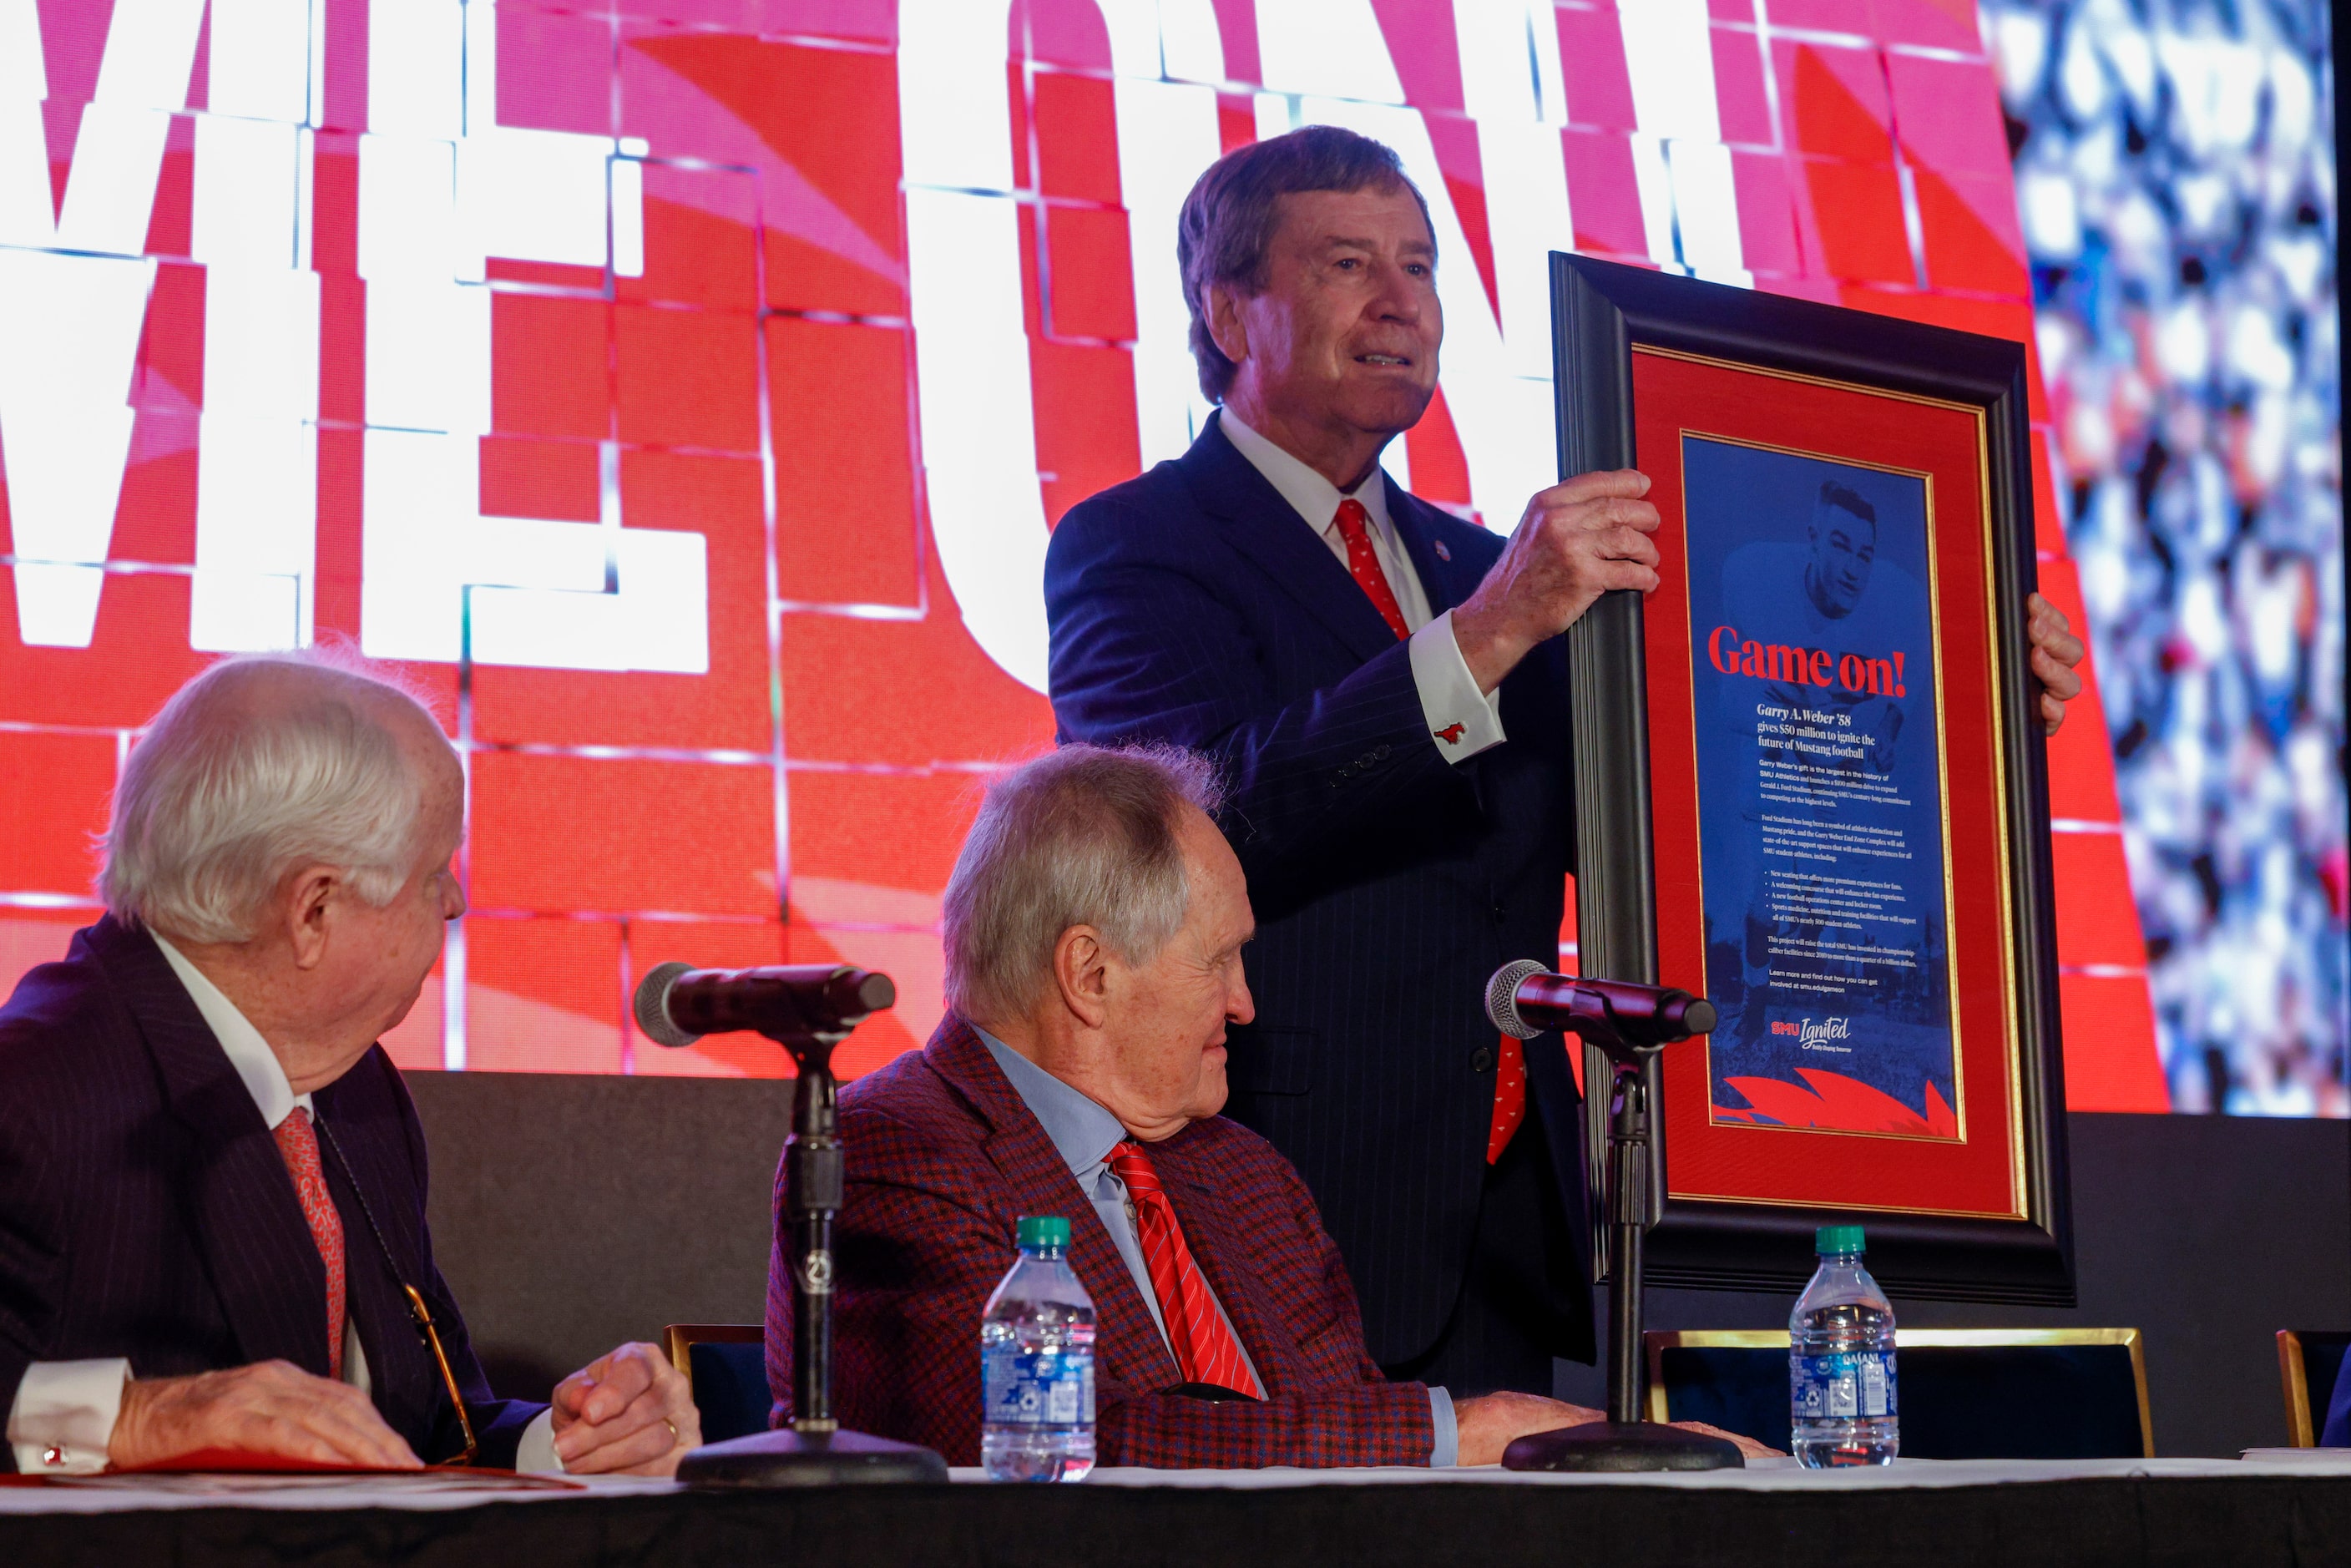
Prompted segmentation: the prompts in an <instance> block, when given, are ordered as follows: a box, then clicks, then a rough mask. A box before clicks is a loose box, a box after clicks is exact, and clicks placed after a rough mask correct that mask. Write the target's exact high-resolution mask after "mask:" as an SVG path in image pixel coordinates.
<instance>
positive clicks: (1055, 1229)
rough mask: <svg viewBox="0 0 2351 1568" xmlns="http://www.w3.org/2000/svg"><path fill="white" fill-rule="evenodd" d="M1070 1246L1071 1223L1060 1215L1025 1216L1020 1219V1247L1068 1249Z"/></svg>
mask: <svg viewBox="0 0 2351 1568" xmlns="http://www.w3.org/2000/svg"><path fill="white" fill-rule="evenodd" d="M1069 1244H1070V1222H1069V1221H1068V1220H1066V1219H1064V1218H1061V1216H1060V1215H1058V1214H1024V1215H1022V1216H1021V1217H1020V1245H1021V1246H1023V1247H1067V1246H1068V1245H1069Z"/></svg>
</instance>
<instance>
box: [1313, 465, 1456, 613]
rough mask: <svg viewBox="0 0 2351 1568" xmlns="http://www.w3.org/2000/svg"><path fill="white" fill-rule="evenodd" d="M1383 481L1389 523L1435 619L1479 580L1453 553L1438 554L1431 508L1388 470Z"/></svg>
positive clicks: (1429, 611) (1383, 475) (1450, 607)
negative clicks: (1392, 525)
mask: <svg viewBox="0 0 2351 1568" xmlns="http://www.w3.org/2000/svg"><path fill="white" fill-rule="evenodd" d="M1380 482H1381V483H1382V484H1384V485H1385V486H1387V496H1388V521H1389V522H1390V523H1393V524H1394V525H1395V531H1396V537H1397V538H1400V539H1402V540H1403V541H1404V549H1405V555H1407V556H1409V557H1410V558H1411V559H1412V569H1413V570H1414V571H1416V572H1417V573H1419V574H1420V589H1421V592H1422V594H1423V595H1425V596H1426V598H1427V600H1428V613H1429V618H1430V619H1431V620H1434V619H1436V618H1437V616H1439V615H1442V614H1444V613H1445V612H1447V611H1448V610H1450V609H1452V608H1453V607H1454V606H1456V605H1458V604H1459V603H1460V602H1461V601H1463V600H1465V599H1467V598H1468V597H1469V595H1470V594H1471V593H1472V592H1474V591H1476V590H1477V587H1478V579H1476V578H1474V577H1468V575H1467V574H1466V573H1465V571H1464V570H1462V565H1460V564H1457V563H1456V562H1455V561H1454V559H1453V557H1452V552H1451V551H1450V550H1447V552H1446V553H1445V554H1444V555H1442V556H1439V555H1438V554H1437V533H1436V529H1435V528H1434V527H1433V526H1432V519H1431V518H1430V517H1427V516H1426V511H1427V510H1428V509H1429V508H1428V504H1427V503H1426V502H1425V501H1423V500H1421V499H1420V498H1419V497H1416V496H1415V495H1413V494H1412V493H1411V492H1410V491H1408V490H1406V489H1405V487H1404V486H1401V485H1399V484H1397V483H1396V482H1395V479H1393V478H1391V477H1390V476H1388V475H1387V474H1386V473H1385V472H1384V471H1383V472H1382V474H1381V475H1380ZM1334 564H1335V563H1334ZM1464 564H1466V563H1464Z"/></svg>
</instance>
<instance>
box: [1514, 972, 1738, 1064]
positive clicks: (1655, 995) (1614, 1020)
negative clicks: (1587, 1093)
mask: <svg viewBox="0 0 2351 1568" xmlns="http://www.w3.org/2000/svg"><path fill="white" fill-rule="evenodd" d="M1486 1016H1487V1017H1488V1018H1489V1019H1492V1020H1493V1022H1494V1027H1495V1028H1496V1029H1499V1030H1501V1031H1502V1032H1503V1033H1504V1034H1508V1035H1515V1036H1517V1037H1518V1038H1519V1039H1520V1040H1531V1039H1532V1038H1533V1037H1534V1036H1536V1035H1539V1034H1541V1033H1542V1031H1543V1030H1547V1029H1558V1030H1572V1031H1573V1032H1574V1033H1576V1034H1579V1035H1581V1034H1583V1033H1584V1031H1585V1029H1586V1027H1596V1028H1597V1029H1599V1030H1602V1031H1604V1032H1606V1033H1612V1034H1614V1037H1615V1038H1616V1039H1617V1040H1622V1041H1623V1042H1624V1043H1625V1045H1628V1046H1631V1047H1633V1048H1635V1050H1640V1049H1646V1048H1649V1047H1655V1046H1662V1045H1671V1044H1673V1043H1674V1041H1676V1040H1687V1039H1688V1038H1689V1037H1690V1036H1692V1035H1694V1034H1708V1033H1710V1032H1712V1030H1713V1029H1714V1024H1715V1011H1714V1004H1713V1003H1712V1002H1709V1001H1708V1000H1707V999H1706V998H1704V997H1694V996H1691V995H1690V994H1689V993H1688V992H1687V991H1682V990H1676V989H1673V988H1670V987H1666V986H1643V985H1637V984H1635V983H1634V982H1633V981H1630V980H1587V979H1581V978H1577V977H1573V976H1568V975H1554V974H1552V972H1551V971H1550V970H1548V969H1546V968H1544V967H1542V966H1541V964H1539V963H1537V962H1535V960H1533V959H1532V958H1520V959H1517V960H1515V961H1514V962H1511V963H1508V964H1505V965H1503V966H1502V967H1500V968H1499V969H1497V970H1495V971H1494V977H1493V978H1492V979H1490V980H1489V981H1487V982H1486ZM1593 1043H1595V1044H1599V1043H1603V1042H1602V1041H1600V1040H1594V1041H1593Z"/></svg>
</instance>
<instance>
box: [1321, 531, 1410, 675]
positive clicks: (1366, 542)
mask: <svg viewBox="0 0 2351 1568" xmlns="http://www.w3.org/2000/svg"><path fill="white" fill-rule="evenodd" d="M1371 520H1372V514H1371V513H1369V512H1367V511H1365V510H1364V504H1363V503H1362V502H1361V501H1358V500H1354V499H1353V498H1350V499H1348V500H1344V501H1342V502H1340V503H1339V515H1338V516H1337V517H1334V518H1332V522H1334V523H1335V524H1337V525H1338V528H1339V537H1340V538H1343V539H1344V540H1346V541H1347V570H1349V571H1351V572H1353V574H1354V578H1355V582H1356V584H1357V586H1359V587H1361V588H1362V589H1363V591H1364V594H1365V595H1366V596H1367V597H1369V598H1370V600H1371V601H1372V608H1373V609H1374V610H1376V611H1378V612H1380V619H1381V620H1383V621H1384V622H1387V623H1388V630H1389V631H1391V632H1395V634H1396V641H1397V642H1399V643H1401V642H1403V641H1404V640H1405V638H1406V637H1408V636H1410V635H1411V632H1408V631H1406V630H1405V623H1404V612H1403V610H1401V609H1400V608H1398V607H1397V605H1396V596H1395V590H1394V589H1392V588H1390V587H1389V586H1388V578H1387V573H1385V572H1384V571H1382V570H1380V558H1379V555H1378V554H1377V552H1375V551H1374V549H1372V534H1371V529H1370V528H1367V527H1366V526H1365V525H1366V524H1368V523H1369V522H1370V521H1371Z"/></svg>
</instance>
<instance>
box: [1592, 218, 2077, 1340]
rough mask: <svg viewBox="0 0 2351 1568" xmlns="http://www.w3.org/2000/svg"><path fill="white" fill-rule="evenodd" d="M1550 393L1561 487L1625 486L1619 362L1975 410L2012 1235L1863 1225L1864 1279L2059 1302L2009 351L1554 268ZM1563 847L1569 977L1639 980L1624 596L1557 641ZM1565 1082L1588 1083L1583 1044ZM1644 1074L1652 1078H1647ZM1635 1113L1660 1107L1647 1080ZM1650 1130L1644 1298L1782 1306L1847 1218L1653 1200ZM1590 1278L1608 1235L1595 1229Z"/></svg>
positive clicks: (1636, 683)
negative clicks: (1638, 353) (1567, 793)
mask: <svg viewBox="0 0 2351 1568" xmlns="http://www.w3.org/2000/svg"><path fill="white" fill-rule="evenodd" d="M1551 281H1552V348H1553V355H1554V369H1555V372H1556V376H1555V382H1554V385H1555V388H1556V396H1557V401H1558V434H1559V466H1560V476H1561V477H1562V478H1567V477H1570V476H1574V475H1578V474H1583V473H1588V472H1591V471H1593V470H1595V469H1615V468H1635V467H1638V466H1639V465H1640V454H1639V453H1638V452H1637V451H1636V450H1635V435H1634V432H1635V419H1634V413H1635V411H1634V391H1633V382H1634V377H1633V352H1634V350H1635V347H1636V346H1639V347H1647V348H1655V349H1660V350H1667V351H1669V352H1677V353H1681V354H1685V355H1697V356H1701V357H1704V358H1708V359H1712V360H1717V361H1728V362H1730V363H1733V364H1737V365H1751V366H1755V367H1757V368H1759V369H1763V370H1769V371H1780V372H1784V373H1790V374H1795V375H1801V376H1809V377H1818V378H1822V379H1825V380H1830V381H1835V382H1848V383H1854V384H1857V385H1860V386H1863V387H1867V388H1873V389H1882V390H1885V391H1888V392H1900V393H1907V394H1911V395H1915V396H1921V397H1928V398H1934V399H1938V400H1943V401H1946V402H1954V403H1961V404H1968V405H1971V406H1973V407H1974V408H1977V409H1980V410H1981V411H1982V413H1983V416H1984V429H1985V432H1986V438H1987V443H1988V445H1989V447H1990V450H1989V452H1988V453H1987V459H1988V461H1987V465H1986V468H1987V478H1988V480H1989V488H1988V494H1987V497H1986V500H1987V503H1988V505H1989V506H1990V507H1991V554H1992V558H1993V560H1992V566H1993V580H1994V619H1995V622H1996V624H1995V626H1994V628H1993V642H1994V646H1995V648H1996V650H1997V653H1998V673H1997V678H1996V680H1995V683H1994V685H1995V700H1996V701H1997V702H1998V703H1999V704H2000V705H2001V711H2002V712H2003V713H2004V714H2005V715H2007V716H2010V717H2011V719H2013V721H2014V722H2009V723H2005V724H2003V725H2001V734H2002V736H2003V745H2002V747H2001V755H2000V758H1999V766H2000V768H2001V771H2002V773H2003V775H2004V783H2005V789H2004V792H2003V793H2004V799H2005V800H2006V802H2007V812H2008V817H2009V821H2008V822H2007V824H2006V825H2007V828H2008V842H2009V845H2010V846H2011V853H2010V856H2009V859H2010V862H2011V863H2010V864H2009V865H2008V866H2007V867H2006V868H2005V875H2006V878H2007V882H2008V885H2009V889H2010V892H2011V895H2012V898H2013V901H2014V902H2013V909H2014V911H2015V919H2014V922H2013V925H2012V927H2011V945H2012V948H2013V951H2012V952H2011V963H2012V964H2013V966H2014V970H2013V973H2014V977H2015V982H2016V983H2015V984H2014V986H2013V988H2012V997H2013V1002H2014V1006H2015V1008H2016V1009H2017V1016H2016V1017H2015V1018H2014V1019H2013V1024H2014V1027H2015V1032H2016V1039H2017V1040H2018V1042H2019V1051H2018V1056H2019V1060H2018V1062H2017V1067H2018V1071H2017V1073H2016V1075H2015V1092H2017V1093H2018V1094H2019V1095H2020V1096H2021V1097H2022V1126H2023V1151H2022V1152H2023V1164H2024V1168H2025V1181H2024V1197H2025V1202H2024V1208H2025V1218H2023V1219H2022V1220H2016V1219H1993V1218H1954V1217H1949V1216H1943V1215H1934V1214H1928V1213H1904V1212H1900V1211H1898V1210H1897V1211H1894V1212H1874V1213H1872V1214H1870V1215H1869V1216H1868V1217H1867V1220H1868V1233H1869V1261H1870V1269H1871V1271H1872V1273H1873V1274H1875V1275H1876V1277H1877V1279H1878V1280H1879V1281H1881V1282H1882V1283H1883V1284H1884V1285H1885V1286H1886V1289H1887V1290H1888V1291H1890V1292H1892V1293H1894V1294H1895V1295H1896V1297H1897V1298H1898V1297H1900V1296H1906V1295H1907V1296H1910V1297H1914V1298H1927V1299H1938V1300H1948V1301H2011V1302H2018V1303H2025V1304H2031V1305H2036V1306H2059V1307H2070V1306H2072V1305H2073V1304H2074V1242H2073V1225H2072V1212H2071V1211H2072V1202H2071V1188H2070V1184H2069V1180H2068V1173H2067V1154H2066V1140H2065V1121H2064V1111H2065V1087H2064V1061H2063V1051H2062V1041H2061V1036H2060V1029H2059V1016H2058V995H2057V962H2056V926H2055V920H2054V912H2053V903H2052V897H2051V885H2052V880H2051V870H2050V843H2049V807H2048V801H2049V787H2048V759H2047V748H2046V742H2045V738H2044V736H2043V727H2042V724H2041V722H2040V718H2039V706H2038V701H2037V697H2038V688H2037V685H2036V684H2035V682H2034V681H2033V678H2032V674H2031V670H2030V666H2029V664H2028V663H2027V656H2028V648H2029V644H2028V642H2027V637H2026V631H2025V612H2024V601H2025V599H2026V596H2027V595H2028V594H2030V593H2031V592H2032V591H2033V590H2034V588H2035V586H2036V582H2037V578H2036V571H2035V554H2034V547H2033V534H2032V448H2031V444H2030V440H2031V437H2030V431H2029V426H2028V402H2027V382H2026V379H2025V378H2026V374H2027V361H2026V359H2025V352H2024V347H2023V345H2022V344H2021V343H2015V342H2011V341H2008V340H2003V339H1997V338H1988V337H1982V336H1979V335H1976V334H1973V333H1967V332H1959V331H1954V330H1951V329H1947V328H1941V327H1935V326H1928V325H1925V324H1922V323H1917V322H1913V321H1907V320H1902V319H1895V318H1891V317H1886V316H1880V315H1875V314H1871V313H1868V312H1865V311H1861V310H1855V309H1847V308H1839V307H1835V306H1828V305H1821V304H1816V303H1814V302H1813V301H1810V300H1804V299H1794V298H1785V297H1782V296H1778V295H1772V294H1767V293H1762V292H1760V291H1752V290H1748V289H1742V288H1736V287H1728V286H1725V285H1720V284H1714V283H1708V282H1703V281H1700V280H1698V279H1696V278H1691V277H1679V276H1676V275H1672V274H1667V273H1663V272H1653V271H1648V270H1646V269H1643V268H1640V267H1625V266H1621V265H1617V264H1615V263H1611V262H1604V261H1598V260H1594V259H1593V258H1591V257H1587V256H1570V255H1565V254H1561V253H1556V252H1555V253H1553V255H1552V268H1551ZM1567 635H1568V654H1569V678H1570V685H1571V693H1572V700H1571V721H1572V723H1573V755H1574V763H1575V802H1574V808H1575V821H1576V830H1577V844H1578V865H1577V871H1576V883H1575V891H1576V918H1577V944H1578V967H1579V968H1580V969H1581V970H1582V972H1583V973H1584V974H1587V975H1593V976H1598V977H1607V978H1614V979H1624V980H1635V981H1641V982H1644V983H1649V984H1654V983H1656V979H1657V967H1658V966H1657V936H1656V930H1657V918H1656V916H1657V905H1656V877H1655V868H1654V863H1653V846H1654V834H1653V827H1652V821H1651V812H1650V773H1649V741H1650V736H1649V712H1648V697H1647V676H1646V664H1645V643H1644V632H1643V608H1642V599H1641V596H1640V595H1639V594H1637V593H1633V592H1625V591H1620V592H1614V593H1610V594H1607V595H1605V596H1604V597H1603V598H1602V599H1601V600H1600V601H1598V602H1597V603H1595V604H1593V607H1592V608H1591V609H1590V610H1589V611H1587V612H1585V613H1584V615H1583V618H1582V619H1581V620H1579V621H1578V622H1576V623H1575V625H1574V626H1573V627H1572V628H1570V630H1569V632H1568V634H1567ZM1586 1057H1587V1059H1586V1065H1585V1082H1587V1083H1594V1084H1597V1083H1604V1082H1607V1070H1606V1067H1605V1064H1604V1062H1601V1061H1596V1060H1595V1057H1596V1053H1593V1052H1592V1051H1590V1048H1586ZM1651 1071H1652V1073H1653V1075H1654V1074H1656V1066H1655V1064H1653V1065H1652V1069H1651ZM1650 1092H1651V1103H1653V1104H1662V1103H1663V1095H1662V1085H1661V1082H1656V1081H1654V1080H1653V1082H1652V1083H1651V1088H1650ZM1585 1115H1586V1121H1585V1134H1586V1135H1585V1150H1586V1156H1587V1162H1588V1173H1587V1174H1588V1176H1589V1177H1590V1185H1591V1188H1592V1190H1593V1193H1594V1194H1598V1193H1599V1192H1600V1191H1601V1190H1602V1166H1601V1164H1600V1162H1601V1161H1602V1160H1603V1159H1604V1151H1605V1148H1606V1138H1605V1131H1606V1121H1607V1107H1606V1105H1605V1104H1604V1103H1602V1101H1601V1097H1598V1096H1594V1097H1593V1099H1592V1100H1590V1101H1588V1102H1587V1103H1586V1105H1585ZM1663 1121H1664V1118H1663V1117H1660V1118H1658V1122H1659V1126H1658V1136H1657V1137H1656V1140H1655V1142H1653V1144H1652V1145H1651V1159H1652V1161H1653V1162H1654V1168H1653V1170H1652V1172H1651V1180H1650V1183H1649V1190H1650V1193H1651V1194H1652V1195H1653V1197H1652V1199H1651V1204H1652V1210H1653V1213H1652V1218H1653V1219H1654V1220H1655V1222H1656V1224H1655V1228H1653V1229H1652V1230H1651V1231H1650V1233H1649V1237H1648V1240H1647V1243H1646V1249H1647V1258H1646V1273H1647V1277H1648V1279H1649V1281H1651V1282H1653V1283H1656V1284H1664V1285H1677V1286H1687V1287H1698V1288H1710V1289H1721V1290H1741V1291H1782V1292H1791V1293H1792V1292H1793V1291H1797V1290H1799V1289H1801V1288H1802V1284H1803V1282H1804V1281H1805V1280H1806V1279H1807V1278H1809V1277H1810V1275H1811V1273H1812V1270H1813V1228H1814V1227H1815V1226H1818V1225H1824V1224H1830V1223H1834V1222H1840V1221H1844V1220H1848V1219H1851V1218H1854V1217H1853V1215H1852V1214H1851V1213H1850V1212H1849V1211H1839V1210H1834V1209H1829V1208H1818V1207H1796V1206H1793V1205H1792V1204H1766V1203H1747V1202H1729V1201H1719V1200H1712V1199H1708V1200H1703V1201H1692V1200H1685V1199H1677V1198H1673V1197H1667V1196H1665V1195H1667V1192H1668V1183H1667V1180H1666V1176H1667V1162H1669V1160H1670V1158H1671V1154H1670V1151H1669V1150H1667V1148H1666V1147H1665V1143H1666V1139H1665V1134H1664V1127H1663ZM1592 1233H1593V1237H1594V1238H1595V1251H1596V1253H1599V1254H1601V1255H1596V1256H1595V1258H1594V1260H1593V1261H1594V1266H1595V1275H1597V1274H1603V1273H1604V1272H1605V1271H1606V1269H1607V1266H1608V1260H1607V1258H1606V1257H1605V1256H1604V1245H1605V1243H1604V1239H1605V1237H1606V1235H1607V1228H1606V1227H1605V1226H1604V1225H1601V1224H1597V1223H1595V1224H1594V1225H1593V1228H1592Z"/></svg>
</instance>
